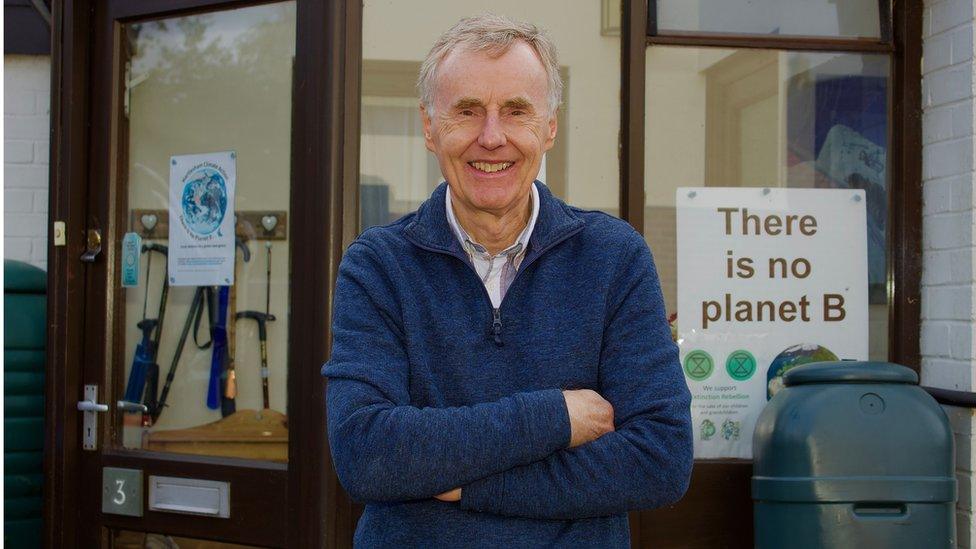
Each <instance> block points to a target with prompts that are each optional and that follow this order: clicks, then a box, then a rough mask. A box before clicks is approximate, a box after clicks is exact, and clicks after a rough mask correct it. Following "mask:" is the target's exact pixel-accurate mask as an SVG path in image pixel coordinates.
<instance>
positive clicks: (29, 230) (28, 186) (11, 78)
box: [3, 55, 51, 269]
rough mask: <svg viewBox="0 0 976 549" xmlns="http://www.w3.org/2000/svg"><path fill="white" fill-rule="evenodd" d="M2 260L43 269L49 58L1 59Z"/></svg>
mask: <svg viewBox="0 0 976 549" xmlns="http://www.w3.org/2000/svg"><path fill="white" fill-rule="evenodd" d="M3 69H4V71H3V72H4V77H3V127H4V131H3V199H4V201H3V202H4V203H3V244H4V248H3V257H4V259H19V260H21V261H26V262H28V263H31V264H33V265H37V266H38V267H40V268H42V269H47V187H48V139H49V127H50V108H49V105H50V97H51V60H50V57H47V56H39V55H5V56H4V57H3Z"/></svg>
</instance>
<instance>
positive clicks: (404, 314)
mask: <svg viewBox="0 0 976 549" xmlns="http://www.w3.org/2000/svg"><path fill="white" fill-rule="evenodd" d="M418 87H419V90H420V95H421V106H420V113H421V117H422V118H423V122H424V131H425V138H426V143H427V148H428V149H429V150H430V151H431V152H433V153H434V154H435V155H436V156H437V160H438V162H439V163H440V168H441V171H442V173H443V175H444V179H445V180H446V183H442V184H441V185H440V186H439V187H437V189H436V190H435V191H434V193H433V195H432V196H431V198H430V199H429V200H428V201H427V202H425V203H424V204H423V205H421V207H420V208H419V209H418V210H417V211H416V212H415V213H413V214H410V215H408V216H406V217H404V218H403V219H401V220H399V221H397V222H395V223H393V224H391V225H388V226H386V227H377V228H372V229H369V230H367V231H366V232H364V233H363V234H362V235H361V236H360V237H359V238H358V239H357V240H356V241H355V242H354V243H353V244H352V245H351V246H350V247H349V249H348V250H347V252H346V255H345V257H344V258H343V261H342V265H341V267H340V269H339V279H338V281H337V284H336V295H335V317H334V319H333V336H334V342H333V351H332V353H333V354H332V358H331V360H330V361H329V362H328V364H326V365H325V367H324V368H323V374H324V375H325V376H327V377H328V378H329V382H328V390H327V401H328V418H329V420H328V423H329V425H328V428H329V440H330V444H331V450H332V457H333V464H334V465H335V468H336V472H337V473H338V476H339V480H340V482H341V483H342V485H343V486H344V487H345V488H346V490H347V491H348V492H349V494H350V496H351V497H352V498H353V499H355V500H358V501H363V502H365V503H366V510H365V512H364V514H363V516H362V518H361V519H360V521H359V525H358V527H357V530H356V538H355V541H356V545H357V546H362V547H416V546H424V547H472V546H477V547H521V546H584V547H626V546H628V544H629V528H628V524H627V515H626V512H627V511H629V510H633V509H646V508H652V507H658V506H662V505H668V504H671V503H674V502H675V501H677V500H678V499H680V498H681V496H682V495H683V494H684V492H685V490H686V489H687V485H688V479H689V475H690V471H691V465H692V439H691V427H690V415H689V405H690V395H689V393H688V389H687V387H686V385H685V382H684V378H683V376H682V374H681V369H680V366H679V364H678V354H677V348H676V346H675V345H674V343H673V341H672V339H671V332H670V329H669V327H668V323H667V320H666V318H665V312H664V303H663V299H662V297H661V290H660V285H659V283H658V278H657V273H656V271H655V268H654V263H653V260H652V259H651V255H650V252H649V250H648V249H647V245H646V244H645V243H644V239H643V238H642V236H641V235H640V234H638V233H637V232H636V231H634V230H633V229H632V228H631V227H630V226H629V225H627V224H626V223H624V222H622V221H620V220H618V219H615V218H613V217H611V216H608V215H606V214H603V213H600V212H588V211H583V210H579V209H576V208H572V207H569V206H567V205H566V204H564V203H562V202H561V201H559V200H558V199H557V198H555V197H553V196H552V194H550V192H549V191H548V190H547V188H546V186H545V185H543V184H541V183H538V182H535V181H534V178H535V176H536V174H538V172H539V167H540V165H541V162H542V158H543V154H544V153H545V152H546V151H547V150H549V149H550V148H551V147H552V144H553V141H554V139H555V138H556V129H557V128H556V109H557V108H558V105H559V100H560V94H561V89H562V83H561V81H560V79H559V73H558V64H557V62H556V55H555V49H554V47H553V45H552V44H551V42H550V41H549V40H548V38H546V37H545V36H544V35H543V34H542V33H541V32H540V31H539V30H538V29H537V28H536V27H534V26H532V25H528V24H525V23H519V22H515V21H512V20H509V19H506V18H502V17H497V16H490V15H488V16H481V17H476V18H470V19H463V20H461V21H460V22H459V23H458V24H457V25H455V26H454V27H453V28H452V29H450V30H449V31H447V33H445V34H444V35H443V36H442V37H441V38H440V39H439V40H438V41H437V43H436V44H435V45H434V47H433V48H432V49H431V52H430V54H429V55H428V58H427V60H426V61H425V62H424V64H423V66H422V68H421V73H420V78H419V81H418Z"/></svg>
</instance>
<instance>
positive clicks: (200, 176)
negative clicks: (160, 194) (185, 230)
mask: <svg viewBox="0 0 976 549" xmlns="http://www.w3.org/2000/svg"><path fill="white" fill-rule="evenodd" d="M187 179H188V180H189V181H187V182H186V185H184V186H183V198H182V201H183V220H184V222H185V223H186V225H187V227H189V228H190V230H192V231H193V232H195V233H197V234H199V235H208V234H210V233H212V232H214V231H216V230H217V228H219V227H220V223H221V222H222V221H223V220H224V214H225V213H226V212H227V185H226V183H225V182H224V178H223V176H221V175H220V172H218V171H217V170H215V169H213V168H207V167H204V168H200V169H198V170H196V171H194V172H193V173H191V174H190V176H189V177H188V178H187Z"/></svg>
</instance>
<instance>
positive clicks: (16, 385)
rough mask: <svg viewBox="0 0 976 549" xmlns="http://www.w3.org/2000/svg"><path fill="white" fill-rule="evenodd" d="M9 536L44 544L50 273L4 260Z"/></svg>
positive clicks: (7, 540)
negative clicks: (48, 283)
mask: <svg viewBox="0 0 976 549" xmlns="http://www.w3.org/2000/svg"><path fill="white" fill-rule="evenodd" d="M3 283H4V293H3V312H4V318H5V321H4V324H3V327H4V331H3V412H4V418H3V427H4V428H3V443H4V448H3V453H4V455H3V462H4V471H3V475H4V476H3V500H4V507H3V540H4V545H5V546H6V547H18V548H20V547H24V548H30V547H40V546H41V508H42V506H41V503H42V497H43V491H42V490H43V480H44V471H43V455H44V454H43V449H44V339H45V337H46V331H45V330H46V321H45V316H46V314H47V298H46V296H45V292H46V287H47V275H46V274H45V273H44V271H42V270H41V269H38V268H37V267H33V266H31V265H28V264H26V263H22V262H20V261H11V260H4V262H3Z"/></svg>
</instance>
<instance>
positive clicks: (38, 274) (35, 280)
mask: <svg viewBox="0 0 976 549" xmlns="http://www.w3.org/2000/svg"><path fill="white" fill-rule="evenodd" d="M46 288H47V273H45V272H44V271H42V270H41V269H38V268H37V267H35V266H33V265H28V264H27V263H24V262H22V261H14V260H12V259H4V260H3V291H4V292H5V293H36V294H43V293H44V291H45V289H46Z"/></svg>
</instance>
